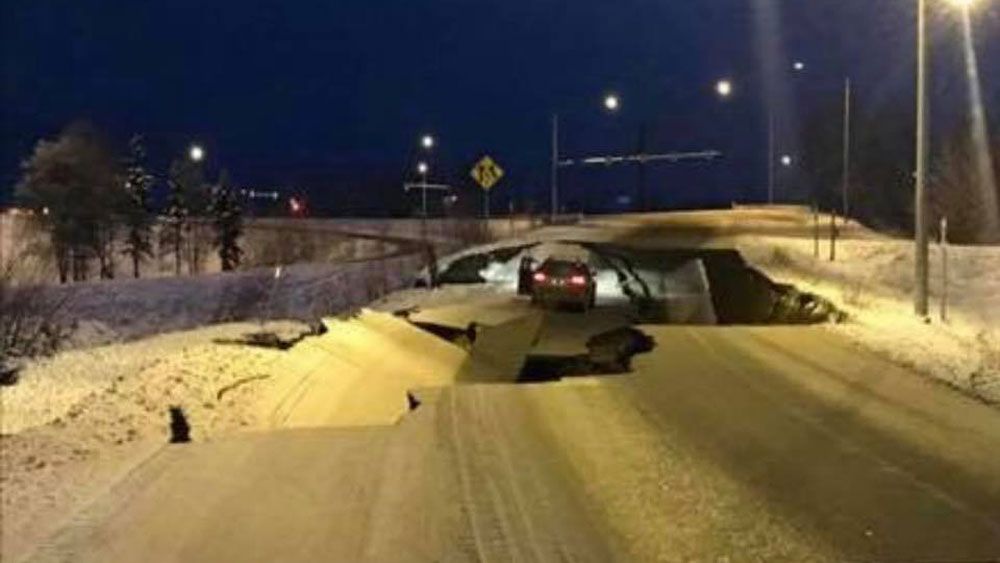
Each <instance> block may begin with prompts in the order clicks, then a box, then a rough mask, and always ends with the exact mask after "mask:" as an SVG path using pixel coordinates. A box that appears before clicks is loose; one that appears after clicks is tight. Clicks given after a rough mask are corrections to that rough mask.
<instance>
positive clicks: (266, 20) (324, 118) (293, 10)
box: [0, 0, 1000, 214]
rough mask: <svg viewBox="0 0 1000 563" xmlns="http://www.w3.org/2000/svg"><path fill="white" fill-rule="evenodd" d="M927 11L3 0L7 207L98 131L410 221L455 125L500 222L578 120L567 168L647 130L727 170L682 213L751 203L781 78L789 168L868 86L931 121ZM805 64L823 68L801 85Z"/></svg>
mask: <svg viewBox="0 0 1000 563" xmlns="http://www.w3.org/2000/svg"><path fill="white" fill-rule="evenodd" d="M983 1H984V2H987V3H988V4H992V5H983V6H981V7H980V8H979V9H978V10H977V11H976V13H975V14H974V18H975V20H976V34H977V49H978V51H979V58H980V66H981V69H980V70H981V74H982V78H983V80H984V99H985V100H986V104H987V111H991V110H993V111H997V112H1000V109H994V108H1000V106H998V104H997V101H998V100H1000V2H997V1H995V0H983ZM931 3H935V0H931ZM915 5H916V1H915V0H809V1H806V0H785V1H784V2H779V1H778V0H619V1H616V2H607V1H597V0H576V1H574V2H567V1H559V2H557V1H554V0H327V1H323V2H321V1H316V0H296V1H288V0H282V1H260V0H240V1H234V0H213V1H204V0H200V1H190V0H172V1H171V2H155V1H154V2H147V1H124V2H123V1H120V0H119V1H104V2H101V1H95V0H63V1H54V0H3V17H2V21H0V26H2V31H0V50H2V57H3V89H2V104H0V107H2V109H0V112H2V114H0V119H2V123H3V137H2V143H0V179H2V182H3V183H2V185H0V190H2V191H3V193H4V196H6V195H9V193H10V192H11V190H12V188H13V185H14V184H15V183H16V180H17V177H18V166H19V162H20V161H21V159H23V158H24V157H26V156H27V155H28V154H29V153H30V151H31V148H32V146H33V145H34V143H35V142H36V141H37V139H39V138H41V137H53V136H54V135H55V134H57V133H58V131H59V130H60V129H62V128H63V127H64V126H65V125H67V124H68V123H69V122H71V121H73V120H75V119H81V118H83V119H88V120H90V121H91V122H93V123H94V124H96V125H97V126H98V127H100V128H101V129H103V130H105V131H106V132H107V133H108V135H109V136H110V137H111V139H113V140H114V141H115V142H116V143H118V144H119V145H124V143H125V140H127V138H128V136H129V135H130V134H132V133H134V132H142V133H144V134H145V135H146V137H147V143H148V145H149V149H150V152H151V162H150V165H151V167H152V168H153V169H154V171H155V172H161V171H162V170H164V169H165V168H166V165H167V163H168V162H169V160H170V159H172V158H173V157H175V156H177V155H180V154H182V153H183V152H184V151H185V149H186V147H187V146H188V145H189V143H191V142H195V141H197V142H199V143H202V144H203V145H204V146H205V147H206V150H207V151H208V154H209V157H210V158H209V162H208V165H209V166H210V167H211V168H213V169H218V168H220V167H225V168H227V169H229V171H230V172H231V174H232V176H233V177H234V178H235V179H236V181H237V183H238V184H239V185H241V186H250V187H276V188H295V189H297V190H303V191H305V192H306V193H308V194H309V197H310V198H311V199H312V200H313V201H314V202H316V204H315V205H316V207H317V208H322V209H323V210H325V211H327V212H330V213H340V214H374V213H381V212H386V213H389V212H393V213H398V212H399V210H398V209H380V208H379V201H380V197H382V196H379V195H378V194H380V193H384V192H385V190H399V189H401V187H400V184H401V182H402V181H403V179H404V177H405V176H406V173H407V171H408V170H410V169H411V168H412V166H413V163H414V159H415V158H416V157H415V153H416V152H417V141H418V139H419V136H420V135H421V134H422V133H424V132H433V133H434V134H435V136H437V137H438V139H439V141H440V147H439V148H438V149H437V150H436V151H435V154H434V156H433V157H432V165H433V167H434V172H433V176H434V179H439V180H444V181H449V182H451V183H454V184H463V183H466V175H467V167H468V165H469V164H471V163H472V162H473V161H474V160H475V159H476V158H477V157H478V156H480V155H482V154H486V153H488V154H491V155H493V156H494V157H495V158H496V159H497V160H498V161H499V162H500V163H501V165H502V166H503V167H504V168H505V169H506V170H507V171H508V177H507V178H506V179H505V180H504V182H503V183H502V184H501V186H500V187H499V188H498V190H497V192H496V194H495V195H494V200H495V201H496V202H497V203H496V205H498V206H500V207H506V202H508V201H509V200H512V199H513V200H514V201H515V202H516V205H518V206H519V207H520V206H522V205H524V204H525V202H527V201H529V200H533V201H535V202H536V205H537V206H538V207H539V208H544V207H545V206H546V205H547V195H546V194H547V191H546V190H547V188H548V174H549V172H548V158H549V151H550V148H549V139H550V131H549V127H550V119H551V117H550V116H551V115H552V113H553V112H558V113H559V114H560V116H561V121H562V124H563V129H562V132H563V135H562V138H563V146H564V154H565V155H582V154H592V153H593V154H604V153H627V152H632V151H634V150H635V148H636V146H637V137H638V135H637V131H638V129H639V125H640V123H646V127H647V131H648V139H649V140H648V145H649V149H650V150H654V151H657V150H694V149H703V148H711V149H718V150H721V151H723V152H724V153H725V158H724V159H723V160H721V161H719V162H716V163H713V164H685V165H677V166H674V167H667V168H657V169H656V171H654V172H650V173H649V175H648V177H647V182H648V186H649V187H650V189H651V191H652V192H653V193H654V194H655V195H654V198H653V199H654V201H655V203H656V204H657V205H658V206H660V207H681V206H688V205H694V204H713V203H716V204H717V203H723V202H728V201H731V200H733V199H741V200H751V199H754V198H760V197H762V194H763V186H764V168H765V153H764V139H765V135H764V122H765V120H764V117H763V116H764V115H765V112H764V110H763V107H764V99H765V97H766V96H764V94H763V93H764V92H765V91H768V89H767V88H765V85H766V84H768V83H770V84H771V90H770V91H771V96H772V97H773V98H775V99H777V100H779V101H780V104H779V105H780V109H779V113H780V115H781V120H782V122H783V125H782V127H781V129H782V133H781V137H782V138H781V140H780V144H781V149H782V152H789V153H794V152H795V151H796V143H797V139H796V136H795V134H794V131H795V127H794V123H795V122H796V119H798V118H801V117H802V116H804V115H805V114H806V113H807V112H808V111H810V109H812V108H814V107H815V106H816V105H817V104H819V103H820V101H821V100H824V99H829V98H830V96H836V95H837V92H838V90H839V88H840V84H841V81H842V80H843V77H844V76H845V75H848V74H849V75H851V76H852V78H853V79H854V82H855V83H856V85H857V88H858V90H859V97H860V98H861V99H863V100H864V101H865V103H866V104H867V106H868V107H877V106H879V105H891V106H896V107H904V108H905V107H909V106H912V103H913V80H914V78H913V73H914V70H913V67H914V63H913V61H914V34H915V15H914V13H915ZM936 12H937V13H935V14H934V41H935V47H936V52H935V65H936V69H935V98H934V110H935V112H936V113H937V114H938V115H939V116H940V115H945V116H948V115H954V114H960V113H961V112H962V111H964V107H965V104H966V90H965V79H964V69H963V63H962V58H961V51H960V49H959V45H960V42H959V41H960V35H959V34H958V32H957V30H958V25H957V22H958V19H957V17H956V15H955V14H954V13H953V12H948V11H945V10H944V9H942V8H941V7H940V6H939V7H938V9H937V10H936ZM762 22H763V23H762ZM762 30H770V31H768V32H764V31H762ZM765 36H766V37H765ZM763 45H769V46H770V49H768V48H763V47H762V46H763ZM762 56H763V57H764V59H762ZM762 60H766V61H769V62H770V63H771V65H770V68H771V70H770V71H769V72H768V71H767V69H768V68H769V66H768V65H762V64H761V62H762ZM794 60H802V61H804V62H805V63H806V65H807V68H806V70H805V72H803V73H798V74H795V75H794V76H793V73H792V72H791V70H790V68H791V64H792V61H794ZM769 75H770V78H771V80H770V82H768V80H766V78H767V77H768V76H769ZM721 77H729V78H732V79H733V81H734V83H735V84H736V89H737V92H736V94H737V95H736V96H735V97H734V98H733V99H731V100H729V101H728V102H724V103H723V102H721V101H720V100H719V99H718V98H717V97H716V96H715V95H714V92H713V85H714V83H715V81H716V80H717V79H718V78H721ZM609 91H613V92H616V93H618V94H619V95H620V96H621V98H622V102H623V107H622V111H621V112H620V113H619V114H617V115H614V116H612V115H608V114H606V113H604V112H603V111H602V108H601V99H602V97H603V95H604V94H605V93H606V92H609ZM939 119H940V117H939ZM563 181H564V183H565V185H566V200H567V202H568V203H569V204H570V205H571V206H575V207H577V208H584V209H592V210H593V209H607V210H610V209H613V208H614V206H615V205H616V203H615V202H616V201H617V198H618V197H619V196H621V195H631V194H632V193H633V189H634V185H635V181H636V180H635V171H634V170H627V169H618V170H606V169H596V170H588V171H586V172H573V171H570V172H567V173H565V174H564V180H563ZM380 190H381V191H380ZM789 195H790V196H791V195H792V194H789ZM0 197H3V196H0Z"/></svg>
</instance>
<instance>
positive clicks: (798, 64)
mask: <svg viewBox="0 0 1000 563" xmlns="http://www.w3.org/2000/svg"><path fill="white" fill-rule="evenodd" d="M805 69H806V63H804V62H802V61H795V62H794V63H792V70H794V71H795V72H802V71H803V70H805Z"/></svg>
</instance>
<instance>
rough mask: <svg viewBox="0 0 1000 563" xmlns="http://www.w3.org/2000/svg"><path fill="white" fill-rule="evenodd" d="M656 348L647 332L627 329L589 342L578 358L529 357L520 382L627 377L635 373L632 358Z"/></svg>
mask: <svg viewBox="0 0 1000 563" xmlns="http://www.w3.org/2000/svg"><path fill="white" fill-rule="evenodd" d="M654 346H656V342H655V341H654V340H653V338H652V337H650V336H649V335H647V334H645V333H644V332H642V331H640V330H638V329H635V328H632V327H624V328H618V329H615V330H611V331H608V332H604V333H601V334H598V335H596V336H594V337H592V338H590V339H589V340H588V341H587V353H586V354H580V355H576V356H546V355H530V354H529V355H528V356H527V357H526V358H525V361H524V365H523V367H522V368H521V372H520V374H518V378H517V382H518V383H545V382H552V381H559V380H561V379H564V378H570V377H583V376H603V375H623V374H628V373H630V372H631V371H632V358H633V357H634V356H636V355H637V354H643V353H646V352H649V351H650V350H652V349H653V347H654Z"/></svg>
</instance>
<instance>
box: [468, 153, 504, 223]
mask: <svg viewBox="0 0 1000 563" xmlns="http://www.w3.org/2000/svg"><path fill="white" fill-rule="evenodd" d="M469 175H470V176H472V179H473V180H475V181H476V183H477V184H479V187H480V188H482V190H483V216H484V217H486V218H487V219H489V218H490V190H492V189H493V187H494V186H496V185H497V183H499V182H500V180H501V179H502V178H503V176H504V171H503V168H500V165H499V164H497V163H496V161H495V160H493V158H491V157H490V156H488V155H487V156H484V157H483V158H481V159H480V160H479V162H477V163H476V164H475V166H473V167H472V170H471V171H470V172H469Z"/></svg>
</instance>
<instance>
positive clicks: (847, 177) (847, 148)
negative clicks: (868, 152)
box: [840, 78, 852, 223]
mask: <svg viewBox="0 0 1000 563" xmlns="http://www.w3.org/2000/svg"><path fill="white" fill-rule="evenodd" d="M851 94H852V91H851V79H850V78H845V79H844V179H843V184H842V185H841V194H840V195H841V208H840V214H841V215H842V216H843V220H844V222H845V223H846V222H847V220H848V219H847V217H848V213H850V211H851V206H850V200H849V199H848V198H849V197H850V196H849V188H850V183H851Z"/></svg>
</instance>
